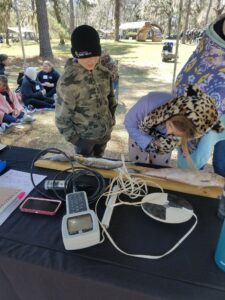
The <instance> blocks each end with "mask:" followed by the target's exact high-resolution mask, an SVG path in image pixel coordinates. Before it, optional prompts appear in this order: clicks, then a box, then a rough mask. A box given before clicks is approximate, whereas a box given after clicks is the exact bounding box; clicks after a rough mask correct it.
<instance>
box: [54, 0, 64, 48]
mask: <svg viewBox="0 0 225 300" xmlns="http://www.w3.org/2000/svg"><path fill="white" fill-rule="evenodd" d="M53 8H54V12H55V16H56V20H57V22H58V23H59V24H60V25H61V26H62V27H63V24H62V19H61V15H60V10H59V3H58V0H53ZM59 39H60V41H59V44H60V45H65V41H64V37H63V36H62V35H60V34H59Z"/></svg>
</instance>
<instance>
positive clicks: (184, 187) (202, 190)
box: [35, 159, 223, 198]
mask: <svg viewBox="0 0 225 300" xmlns="http://www.w3.org/2000/svg"><path fill="white" fill-rule="evenodd" d="M35 166H36V167H40V168H45V169H52V170H59V171H64V170H66V169H68V168H70V167H71V165H70V163H69V162H60V161H52V160H41V159H40V160H37V161H36V162H35ZM74 167H75V168H76V167H84V166H83V165H79V164H74ZM126 167H127V169H128V171H129V173H130V175H132V176H134V177H139V178H141V179H143V180H144V181H145V182H146V184H147V185H148V186H154V183H156V184H158V185H160V186H161V187H162V188H163V189H167V190H171V191H176V192H181V193H187V194H192V195H198V196H203V197H209V198H218V197H219V196H220V195H222V193H223V188H222V187H214V186H210V187H198V186H194V185H191V184H186V183H182V182H178V181H174V180H169V179H163V178H158V177H153V176H149V175H144V174H141V173H136V172H147V171H148V170H149V168H146V167H142V166H137V165H129V164H127V165H126ZM92 169H93V170H96V171H98V172H99V173H100V174H101V175H102V176H103V177H105V178H113V177H116V176H117V175H118V172H117V170H116V169H114V170H106V169H94V168H92ZM132 170H133V171H134V172H133V171H132Z"/></svg>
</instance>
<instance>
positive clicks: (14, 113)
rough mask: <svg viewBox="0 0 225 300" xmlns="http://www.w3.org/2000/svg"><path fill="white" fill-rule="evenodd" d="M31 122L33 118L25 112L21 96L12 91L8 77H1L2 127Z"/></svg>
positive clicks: (0, 113) (0, 119)
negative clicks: (20, 99)
mask: <svg viewBox="0 0 225 300" xmlns="http://www.w3.org/2000/svg"><path fill="white" fill-rule="evenodd" d="M30 122H33V118H32V117H31V116H29V115H27V114H26V113H25V112H24V109H23V106H22V105H21V104H20V101H19V95H18V94H16V93H14V92H11V91H10V89H9V86H8V79H7V77H6V76H5V75H0V125H1V124H2V123H7V124H11V123H30Z"/></svg>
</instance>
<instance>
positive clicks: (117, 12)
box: [114, 0, 121, 42]
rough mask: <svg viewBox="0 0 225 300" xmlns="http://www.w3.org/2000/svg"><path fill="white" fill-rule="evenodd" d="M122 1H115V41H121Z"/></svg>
mask: <svg viewBox="0 0 225 300" xmlns="http://www.w3.org/2000/svg"><path fill="white" fill-rule="evenodd" d="M120 6H121V2H120V0H115V15H114V16H115V41H117V42H118V41H119V39H120V37H119V27H120Z"/></svg>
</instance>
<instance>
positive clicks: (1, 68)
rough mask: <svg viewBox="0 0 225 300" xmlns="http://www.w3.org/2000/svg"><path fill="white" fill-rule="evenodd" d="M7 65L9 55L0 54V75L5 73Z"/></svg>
mask: <svg viewBox="0 0 225 300" xmlns="http://www.w3.org/2000/svg"><path fill="white" fill-rule="evenodd" d="M8 65H9V57H8V55H6V54H0V75H7V74H6V72H5V67H6V66H8Z"/></svg>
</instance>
